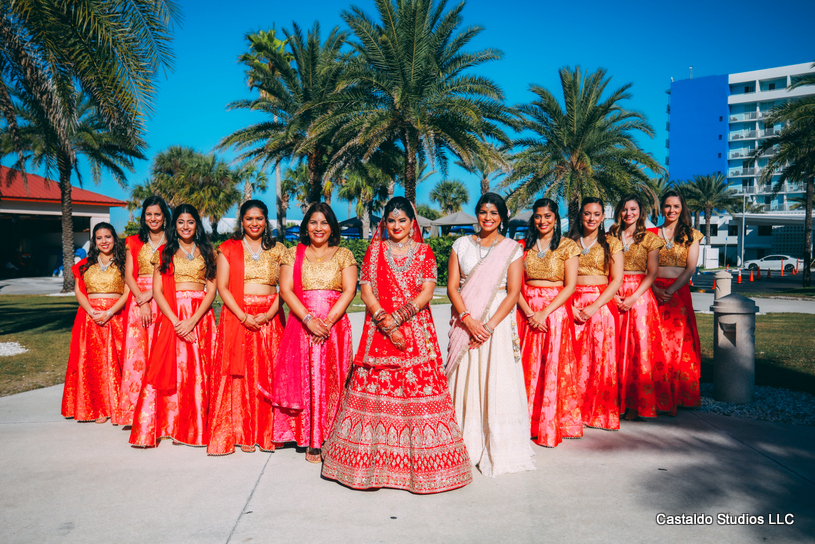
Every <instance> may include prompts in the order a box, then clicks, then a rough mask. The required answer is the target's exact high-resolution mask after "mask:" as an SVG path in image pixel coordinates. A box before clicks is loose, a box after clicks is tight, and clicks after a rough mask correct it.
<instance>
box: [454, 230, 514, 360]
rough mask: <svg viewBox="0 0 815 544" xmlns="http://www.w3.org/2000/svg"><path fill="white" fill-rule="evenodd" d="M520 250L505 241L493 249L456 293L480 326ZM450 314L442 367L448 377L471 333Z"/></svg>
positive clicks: (464, 350) (507, 240)
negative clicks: (444, 361)
mask: <svg viewBox="0 0 815 544" xmlns="http://www.w3.org/2000/svg"><path fill="white" fill-rule="evenodd" d="M520 250H521V247H520V246H519V245H518V243H517V242H515V241H514V240H510V239H509V238H504V240H503V241H501V243H500V244H498V245H497V246H495V248H494V249H493V250H492V254H491V255H490V256H489V257H488V258H487V259H485V260H484V261H481V262H480V263H478V264H477V265H475V268H473V269H472V270H471V271H470V275H469V276H467V278H466V279H465V280H464V284H463V285H462V286H461V287H460V288H459V290H458V292H459V294H460V295H461V298H463V299H464V304H465V306H466V307H467V310H469V312H470V314H471V315H472V316H473V317H474V318H476V319H478V320H479V321H481V322H482V323H483V322H485V321H486V320H487V314H488V313H489V311H490V306H492V301H493V300H495V295H497V294H498V286H499V285H501V279H502V278H503V277H504V276H505V275H506V273H507V270H508V269H509V265H510V264H511V263H512V258H513V257H514V256H515V253H516V252H517V251H520ZM452 312H453V315H452V316H451V318H450V332H449V333H448V334H449V337H450V341H449V343H448V344H447V366H446V367H445V371H446V372H447V374H448V375H449V374H450V373H451V372H453V371H454V370H455V369H456V368H457V367H458V365H459V363H460V362H461V359H463V358H464V355H465V354H466V353H467V351H468V350H469V345H470V330H469V329H468V328H467V327H466V325H464V323H462V321H461V319H459V316H458V313H457V312H456V309H455V306H453V308H452Z"/></svg>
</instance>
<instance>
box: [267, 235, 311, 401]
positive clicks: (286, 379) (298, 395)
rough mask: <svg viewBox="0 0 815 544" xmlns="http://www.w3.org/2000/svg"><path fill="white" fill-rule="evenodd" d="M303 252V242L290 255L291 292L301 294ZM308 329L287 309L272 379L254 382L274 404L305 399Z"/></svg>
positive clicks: (304, 247)
mask: <svg viewBox="0 0 815 544" xmlns="http://www.w3.org/2000/svg"><path fill="white" fill-rule="evenodd" d="M305 255H306V246H305V245H303V244H298V245H297V256H296V257H295V259H294V272H293V280H294V296H296V297H297V298H299V299H301V300H302V298H303V259H304V258H305ZM309 336H310V333H309V331H308V329H306V327H305V325H303V322H302V321H301V320H300V319H299V318H298V317H297V316H296V315H294V313H293V312H289V319H288V320H287V321H286V328H285V329H284V331H283V338H282V339H281V341H280V351H278V352H277V361H276V363H275V365H274V371H273V372H272V373H271V377H272V383H271V384H269V385H268V386H267V388H266V389H264V388H263V387H261V386H260V385H258V389H260V392H261V393H263V394H264V395H265V396H266V397H268V398H269V400H270V401H271V402H272V405H273V406H275V407H277V408H286V409H289V410H303V409H304V408H305V407H306V403H307V402H308V399H306V398H305V394H304V392H303V366H304V365H305V363H306V361H307V360H308V350H309Z"/></svg>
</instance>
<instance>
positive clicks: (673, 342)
mask: <svg viewBox="0 0 815 544" xmlns="http://www.w3.org/2000/svg"><path fill="white" fill-rule="evenodd" d="M675 281H676V280H674V279H671V278H657V279H656V280H654V285H656V286H657V287H659V288H660V289H667V288H669V287H670V286H671V285H673V284H674V282H675ZM659 314H660V321H661V324H662V335H663V339H664V353H665V359H666V361H667V363H668V364H669V365H670V366H671V368H672V370H673V377H674V383H673V395H674V402H675V403H676V405H677V406H685V407H688V408H694V407H697V406H701V404H702V399H701V396H700V393H699V377H700V375H701V371H702V352H701V346H700V344H699V332H698V331H697V329H696V314H695V313H694V311H693V301H692V300H691V296H690V288H689V287H688V286H687V285H683V286H682V287H681V288H679V290H678V291H677V292H676V293H674V295H673V296H672V297H671V299H670V300H669V301H668V302H667V303H664V304H663V303H659Z"/></svg>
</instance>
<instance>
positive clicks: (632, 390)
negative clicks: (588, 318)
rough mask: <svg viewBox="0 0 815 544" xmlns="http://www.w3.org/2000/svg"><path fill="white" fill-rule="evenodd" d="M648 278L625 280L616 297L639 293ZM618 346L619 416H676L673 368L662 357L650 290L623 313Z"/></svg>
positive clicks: (656, 315) (628, 277)
mask: <svg viewBox="0 0 815 544" xmlns="http://www.w3.org/2000/svg"><path fill="white" fill-rule="evenodd" d="M644 279H645V274H631V275H626V276H624V278H623V284H622V286H621V287H620V290H619V291H618V292H617V294H618V295H619V296H620V297H621V298H627V297H630V296H631V295H633V294H634V292H635V291H636V290H637V289H639V287H640V284H641V283H642V280H644ZM619 325H620V329H619V334H618V340H619V343H618V344H617V350H618V351H617V382H618V383H619V386H620V413H624V412H625V411H626V410H631V411H632V412H633V414H634V415H639V416H641V417H656V415H657V412H673V411H675V409H676V407H675V406H674V402H673V393H672V390H671V385H672V383H673V376H672V372H671V367H670V366H669V365H668V364H667V363H666V361H665V356H664V355H663V353H662V327H660V324H659V308H658V307H657V301H656V298H654V294H653V293H652V292H651V290H650V289H648V290H647V291H645V292H644V293H643V294H642V295H641V296H640V298H638V299H637V302H635V303H634V305H633V306H632V307H631V309H630V310H628V311H627V312H620V319H619Z"/></svg>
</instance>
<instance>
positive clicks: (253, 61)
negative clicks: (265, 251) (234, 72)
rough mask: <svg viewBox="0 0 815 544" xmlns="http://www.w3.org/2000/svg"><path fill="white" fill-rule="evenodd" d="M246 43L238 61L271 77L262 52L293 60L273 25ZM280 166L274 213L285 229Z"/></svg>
mask: <svg viewBox="0 0 815 544" xmlns="http://www.w3.org/2000/svg"><path fill="white" fill-rule="evenodd" d="M246 41H248V42H249V52H248V53H244V54H243V55H241V56H240V57H239V60H240V61H241V62H243V63H244V64H246V65H247V66H263V67H264V68H265V71H268V72H270V73H271V74H272V75H274V74H276V73H277V71H276V69H275V65H274V63H272V62H270V61H269V59H267V58H265V57H264V56H263V54H262V51H263V50H277V51H278V52H280V53H281V54H282V55H283V57H284V60H285V61H286V62H288V63H289V64H291V62H292V61H293V60H294V57H292V55H291V54H290V53H287V52H286V44H287V43H288V40H280V39H278V38H277V36H276V32H275V28H274V25H273V26H272V28H271V29H269V30H260V31H258V32H254V33H251V34H247V35H246ZM252 72H253V69H252V68H249V69H248V70H247V73H246V79H247V83H248V85H249V88H250V89H251V88H252V86H253V85H254V80H253V79H252ZM260 94H261V96H263V95H264V91H263V90H261V91H260ZM272 121H273V122H275V123H277V115H276V114H272ZM280 169H281V166H280V163H279V162H278V163H277V164H275V169H274V170H275V178H276V181H277V183H276V185H275V195H276V202H275V204H276V206H275V207H276V211H277V223H278V225H282V228H284V229H285V228H286V225H285V223H286V210H285V209H284V208H283V185H282V184H283V181H282V179H283V178H282V175H281V172H280ZM286 207H288V205H287V206H286Z"/></svg>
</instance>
